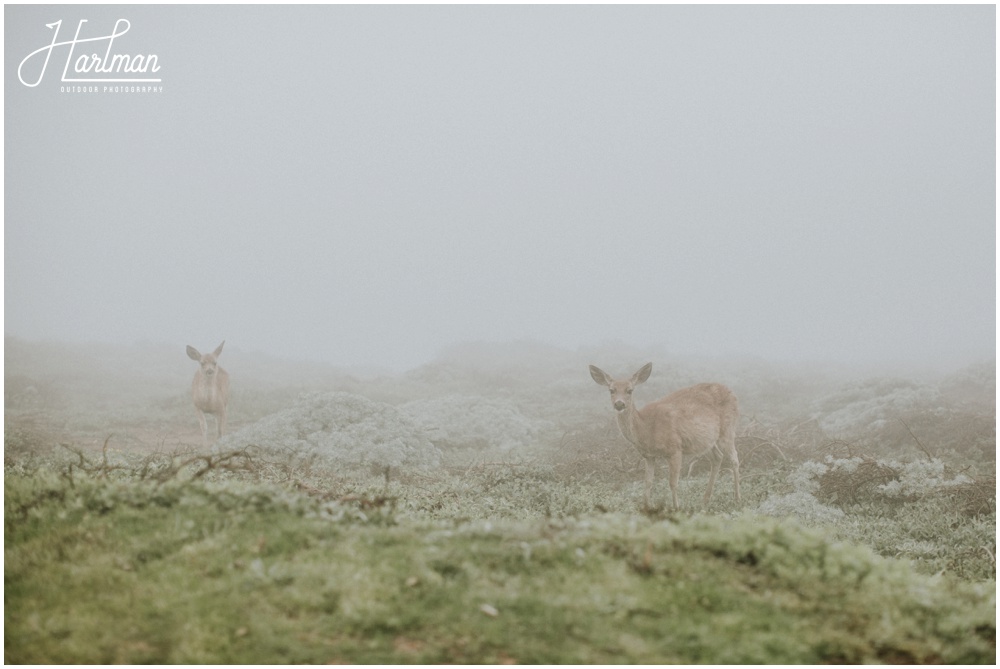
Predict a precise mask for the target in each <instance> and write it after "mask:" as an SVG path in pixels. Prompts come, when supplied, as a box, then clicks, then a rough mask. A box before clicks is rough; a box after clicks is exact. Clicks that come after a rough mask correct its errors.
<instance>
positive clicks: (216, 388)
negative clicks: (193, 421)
mask: <svg viewBox="0 0 1000 669" xmlns="http://www.w3.org/2000/svg"><path fill="white" fill-rule="evenodd" d="M225 344H226V342H225V341H223V342H222V343H221V344H219V347H218V348H216V349H215V350H214V351H212V352H211V353H207V354H205V355H202V354H201V353H199V352H198V349H196V348H195V347H194V346H188V347H187V354H188V357H189V358H191V359H192V360H197V361H198V363H199V364H200V365H201V367H200V368H199V369H198V371H197V372H195V373H194V381H192V382H191V397H192V399H194V410H195V413H197V414H198V423H199V424H200V425H201V436H202V438H203V439H204V440H205V442H206V443H208V423H207V422H206V421H205V414H207V413H210V414H212V415H213V416H215V425H216V427H217V428H218V433H219V435H218V436H220V437H221V436H222V433H223V432H224V431H225V429H226V405H228V404H229V374H227V373H226V370H224V369H222V367H219V363H217V362H216V358H218V357H219V355H220V354H221V353H222V347H223V346H225Z"/></svg>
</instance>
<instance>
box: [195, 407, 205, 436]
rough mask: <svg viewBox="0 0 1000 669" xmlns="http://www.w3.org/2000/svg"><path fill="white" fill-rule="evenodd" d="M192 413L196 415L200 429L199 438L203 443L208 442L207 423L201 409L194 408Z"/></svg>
mask: <svg viewBox="0 0 1000 669" xmlns="http://www.w3.org/2000/svg"><path fill="white" fill-rule="evenodd" d="M194 412H195V413H196V414H198V425H199V426H200V427H201V438H202V439H203V440H204V441H206V442H207V441H208V422H207V421H206V420H205V412H204V411H202V410H201V409H198V408H197V407H196V408H195V410H194Z"/></svg>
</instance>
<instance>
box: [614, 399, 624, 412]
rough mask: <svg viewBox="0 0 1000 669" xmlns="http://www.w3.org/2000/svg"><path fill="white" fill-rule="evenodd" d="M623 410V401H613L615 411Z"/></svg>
mask: <svg viewBox="0 0 1000 669" xmlns="http://www.w3.org/2000/svg"><path fill="white" fill-rule="evenodd" d="M624 410H625V401H624V400H615V411H624Z"/></svg>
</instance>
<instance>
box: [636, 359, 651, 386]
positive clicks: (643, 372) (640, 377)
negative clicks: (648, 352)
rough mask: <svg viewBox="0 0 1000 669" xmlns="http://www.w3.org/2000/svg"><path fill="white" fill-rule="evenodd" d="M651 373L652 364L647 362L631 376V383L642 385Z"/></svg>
mask: <svg viewBox="0 0 1000 669" xmlns="http://www.w3.org/2000/svg"><path fill="white" fill-rule="evenodd" d="M652 372H653V363H651V362H647V363H646V364H645V365H643V366H642V369H640V370H639V371H638V372H636V373H635V374H633V375H632V383H643V382H644V381H645V380H646V379H648V378H649V375H650V374H651V373H652Z"/></svg>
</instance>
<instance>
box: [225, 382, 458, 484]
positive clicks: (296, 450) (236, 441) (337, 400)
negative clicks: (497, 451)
mask: <svg viewBox="0 0 1000 669" xmlns="http://www.w3.org/2000/svg"><path fill="white" fill-rule="evenodd" d="M243 448H248V449H251V451H253V450H254V449H259V450H260V451H261V452H263V453H265V454H271V455H274V456H280V457H281V458H283V459H286V458H287V459H288V461H289V462H291V463H296V462H298V463H302V462H303V461H306V460H313V459H316V460H320V461H321V462H324V463H325V464H328V465H351V466H357V465H370V466H374V467H379V468H385V467H402V466H406V467H421V468H423V467H436V466H437V465H438V464H439V461H440V456H441V453H440V451H439V450H438V449H437V448H436V447H435V446H434V445H433V444H431V442H430V441H429V440H428V438H427V435H426V434H425V433H424V432H423V430H421V429H420V427H418V426H417V425H415V424H414V423H413V421H412V420H411V419H410V418H409V417H408V416H406V415H404V414H402V413H400V412H399V411H398V410H396V409H395V408H393V407H392V406H389V405H388V404H382V403H379V402H372V401H371V400H368V399H365V398H364V397H360V396H358V395H352V394H350V393H342V392H331V393H321V392H313V393H305V394H303V395H300V396H299V398H298V400H296V402H295V404H294V405H293V406H292V407H290V408H288V409H285V410H284V411H279V412H278V413H275V414H272V415H270V416H267V417H265V418H262V419H261V420H259V421H257V422H256V423H254V424H252V425H250V426H248V427H245V428H243V429H242V430H239V431H238V432H234V433H232V434H229V435H226V436H225V437H223V438H222V439H220V440H219V441H218V442H216V449H217V450H238V449H243Z"/></svg>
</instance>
